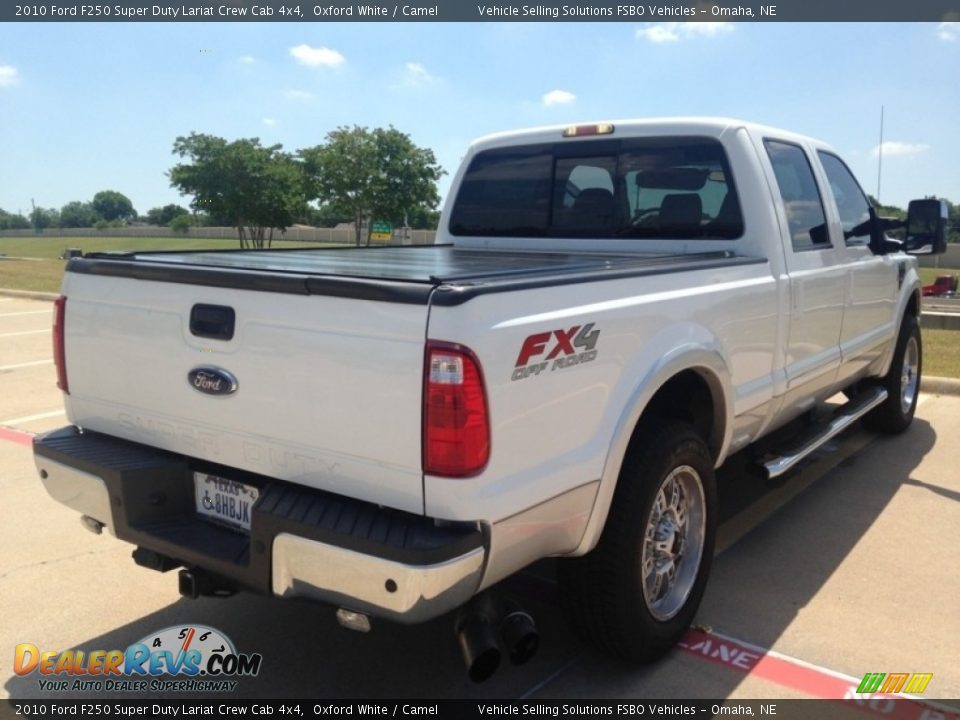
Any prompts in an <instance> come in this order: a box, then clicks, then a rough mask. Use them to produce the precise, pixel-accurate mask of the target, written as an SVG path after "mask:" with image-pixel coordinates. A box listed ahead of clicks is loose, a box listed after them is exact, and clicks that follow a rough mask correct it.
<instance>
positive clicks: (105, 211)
mask: <svg viewBox="0 0 960 720" xmlns="http://www.w3.org/2000/svg"><path fill="white" fill-rule="evenodd" d="M91 205H92V206H93V209H94V211H95V212H96V213H97V215H99V216H100V217H101V218H103V219H104V220H107V221H112V220H132V219H134V218H135V217H136V216H137V211H136V210H134V209H133V203H132V202H130V198H128V197H127V196H126V195H124V194H123V193H119V192H117V191H116V190H101V191H100V192H98V193H97V194H96V195H94V196H93V202H92V203H91Z"/></svg>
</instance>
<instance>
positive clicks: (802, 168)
mask: <svg viewBox="0 0 960 720" xmlns="http://www.w3.org/2000/svg"><path fill="white" fill-rule="evenodd" d="M763 145H764V147H765V148H766V149H767V155H768V156H769V158H770V164H771V165H772V166H773V174H774V175H775V176H776V178H777V186H778V187H779V189H780V197H781V198H782V199H783V206H784V209H785V210H786V213H787V223H788V225H789V228H790V239H791V242H792V243H793V249H794V250H797V251H803V250H823V249H827V248H830V247H831V245H830V236H829V235H828V234H827V221H826V217H825V216H824V213H823V201H822V200H821V198H820V191H819V189H818V188H817V182H816V180H815V179H814V177H813V170H812V169H811V167H810V161H809V160H808V159H807V155H806V153H805V152H804V151H803V148H801V147H800V146H799V145H794V144H793V143H788V142H784V141H781V140H764V141H763Z"/></svg>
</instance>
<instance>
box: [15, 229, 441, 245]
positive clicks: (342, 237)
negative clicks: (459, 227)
mask: <svg viewBox="0 0 960 720" xmlns="http://www.w3.org/2000/svg"><path fill="white" fill-rule="evenodd" d="M436 234H437V231H436V230H407V231H406V237H404V236H403V233H402V231H401V230H395V231H394V233H393V241H392V242H393V243H394V244H398V245H401V244H402V245H424V244H428V243H432V242H433V239H434V237H436ZM0 237H62V238H64V239H68V238H86V237H144V238H146V237H151V238H164V237H169V238H183V237H190V238H204V239H214V240H237V242H238V243H239V238H238V237H237V229H236V228H232V227H191V228H190V230H189V232H188V233H187V234H186V235H183V234H181V233H176V232H174V231H173V230H172V229H171V228H165V227H156V226H154V225H142V226H141V225H133V226H128V227H119V228H105V229H103V230H98V229H96V228H64V229H60V228H55V229H53V228H51V229H49V230H45V231H44V232H42V233H40V234H39V235H38V234H36V233H34V231H33V230H0ZM273 239H274V240H287V241H293V242H310V243H345V244H348V245H352V244H353V243H354V242H356V236H355V234H354V231H353V230H352V229H350V228H312V227H292V228H287V230H286V232H281V231H280V230H275V231H274V233H273ZM376 244H378V245H379V244H381V243H376Z"/></svg>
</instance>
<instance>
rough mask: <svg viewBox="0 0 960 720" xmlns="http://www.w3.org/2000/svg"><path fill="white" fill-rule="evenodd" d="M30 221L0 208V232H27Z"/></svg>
mask: <svg viewBox="0 0 960 720" xmlns="http://www.w3.org/2000/svg"><path fill="white" fill-rule="evenodd" d="M29 229H30V221H29V220H27V218H25V217H24V216H23V215H20V214H19V213H17V214H14V213H8V212H7V211H6V210H4V209H2V208H0V230H29Z"/></svg>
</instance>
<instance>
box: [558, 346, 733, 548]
mask: <svg viewBox="0 0 960 720" xmlns="http://www.w3.org/2000/svg"><path fill="white" fill-rule="evenodd" d="M656 415H663V416H664V417H666V418H668V419H675V420H682V421H684V422H689V423H690V424H692V425H693V426H694V427H696V428H697V429H698V430H699V431H700V432H701V433H702V434H703V435H704V440H705V441H706V443H707V447H708V448H709V449H710V453H711V456H712V457H713V459H714V464H715V466H719V465H720V464H721V463H722V462H723V460H724V458H725V457H726V452H727V449H728V448H729V445H730V438H731V434H732V425H733V422H732V419H733V398H732V391H731V378H730V372H729V369H728V367H727V364H726V361H725V360H724V358H723V356H722V355H721V354H720V352H719V351H718V350H717V349H716V348H712V347H697V348H695V349H691V348H687V349H681V350H678V351H676V352H674V353H671V354H667V355H665V356H663V357H662V359H661V362H660V363H658V365H657V366H656V367H655V368H654V369H652V370H651V371H650V372H649V373H648V374H646V375H645V376H644V377H643V378H642V379H641V381H640V382H639V383H638V384H637V386H636V389H635V390H634V392H633V394H632V395H631V397H630V400H629V401H628V402H627V403H626V404H625V407H624V410H623V412H622V414H621V416H620V419H619V422H618V423H617V425H616V430H615V432H614V433H613V439H612V441H611V443H610V446H609V449H608V452H607V458H606V461H605V463H604V469H603V473H602V475H601V481H600V488H599V490H598V492H597V497H596V500H595V501H594V505H593V510H592V512H591V514H590V520H589V522H588V524H587V528H586V531H585V532H584V535H583V538H582V539H581V541H580V544H579V545H578V547H577V549H576V550H575V551H574V552H573V553H571V554H572V555H583V554H585V553H587V552H589V551H590V550H591V549H593V547H594V546H595V545H596V543H597V541H598V540H599V539H600V534H601V533H602V532H603V527H604V525H605V524H606V520H607V516H608V515H609V512H610V506H611V503H612V501H613V495H614V492H615V490H616V486H617V480H618V478H619V475H620V470H621V468H622V466H623V461H624V458H625V457H626V455H627V452H628V450H629V448H630V446H631V443H634V442H637V441H638V439H639V438H640V437H642V434H643V432H644V424H645V422H646V421H648V420H649V419H650V418H651V417H654V416H656Z"/></svg>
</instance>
